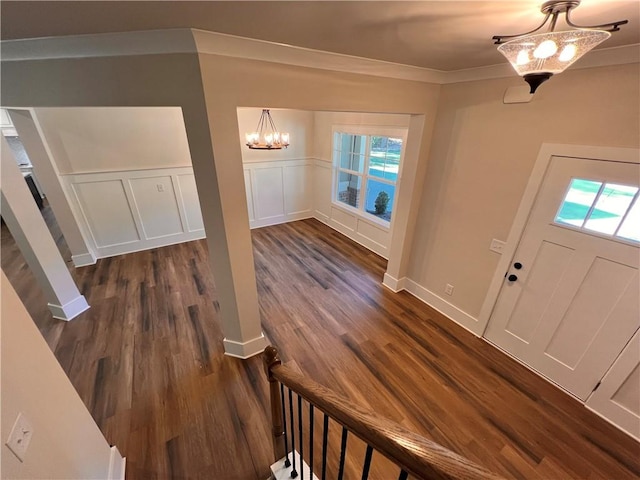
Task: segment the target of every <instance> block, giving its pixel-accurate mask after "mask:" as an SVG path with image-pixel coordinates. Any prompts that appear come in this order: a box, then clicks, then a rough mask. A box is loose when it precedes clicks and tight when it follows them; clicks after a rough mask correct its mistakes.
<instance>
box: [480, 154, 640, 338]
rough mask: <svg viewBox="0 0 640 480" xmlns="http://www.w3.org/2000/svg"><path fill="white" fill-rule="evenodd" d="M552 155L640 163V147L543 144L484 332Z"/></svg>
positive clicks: (490, 296) (495, 282)
mask: <svg viewBox="0 0 640 480" xmlns="http://www.w3.org/2000/svg"><path fill="white" fill-rule="evenodd" d="M552 157H570V158H584V159H592V160H605V161H606V160H608V161H613V162H627V163H640V149H637V148H622V147H595V146H588V145H565V144H558V143H543V144H542V146H541V147H540V151H539V152H538V158H537V160H536V163H535V165H534V167H533V170H532V171H531V176H530V177H529V182H528V183H527V188H526V189H525V191H524V194H523V195H522V200H521V201H520V206H519V207H518V211H517V213H516V216H515V218H514V220H513V224H512V225H511V230H510V231H509V236H508V237H507V242H506V244H505V246H504V249H503V252H502V257H501V258H500V261H499V262H498V266H497V267H496V270H495V272H494V274H493V278H492V280H491V284H490V285H489V290H488V291H487V295H486V297H485V299H484V303H483V304H482V308H481V310H480V314H479V315H478V331H479V332H480V334H482V335H484V331H485V330H486V328H487V325H488V324H489V319H490V318H491V314H492V312H493V309H494V307H495V305H496V302H497V301H498V295H499V294H500V289H501V287H502V284H503V282H504V273H505V272H506V271H507V270H508V269H509V265H511V261H512V259H513V255H514V254H515V252H516V249H517V248H518V244H519V243H520V239H521V238H522V234H523V233H524V228H525V226H526V225H527V221H528V219H529V214H530V213H531V209H532V208H533V204H534V202H535V200H536V197H537V195H538V191H539V190H540V187H541V186H542V181H543V180H544V177H545V174H546V173H547V169H548V168H549V164H550V163H551V158H552Z"/></svg>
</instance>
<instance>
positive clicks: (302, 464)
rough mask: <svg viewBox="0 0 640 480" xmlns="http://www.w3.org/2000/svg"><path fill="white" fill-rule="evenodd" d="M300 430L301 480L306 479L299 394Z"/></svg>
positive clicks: (300, 398)
mask: <svg viewBox="0 0 640 480" xmlns="http://www.w3.org/2000/svg"><path fill="white" fill-rule="evenodd" d="M298 431H299V432H300V480H304V440H303V439H302V397H301V396H300V394H298Z"/></svg>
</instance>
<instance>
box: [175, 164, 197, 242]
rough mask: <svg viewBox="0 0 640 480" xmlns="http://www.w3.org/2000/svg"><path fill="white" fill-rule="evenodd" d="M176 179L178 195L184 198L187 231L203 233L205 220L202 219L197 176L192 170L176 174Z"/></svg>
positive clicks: (183, 206) (183, 205)
mask: <svg viewBox="0 0 640 480" xmlns="http://www.w3.org/2000/svg"><path fill="white" fill-rule="evenodd" d="M176 179H177V183H176V187H177V188H176V190H178V192H177V194H176V197H177V198H180V199H182V208H183V211H184V215H185V221H186V224H187V231H188V232H200V233H203V231H204V222H203V221H202V212H201V211H200V200H198V190H197V188H196V178H195V177H194V176H193V172H191V173H185V174H182V175H176Z"/></svg>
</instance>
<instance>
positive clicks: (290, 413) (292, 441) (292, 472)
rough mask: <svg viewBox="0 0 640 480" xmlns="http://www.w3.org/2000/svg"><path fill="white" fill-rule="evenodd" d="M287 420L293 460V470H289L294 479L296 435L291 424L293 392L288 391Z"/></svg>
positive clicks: (295, 472) (295, 473)
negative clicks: (289, 423) (289, 427)
mask: <svg viewBox="0 0 640 480" xmlns="http://www.w3.org/2000/svg"><path fill="white" fill-rule="evenodd" d="M289 420H291V457H292V458H293V469H292V470H291V478H296V477H297V476H298V472H297V471H296V434H295V431H296V429H295V424H294V423H293V392H292V391H291V389H289Z"/></svg>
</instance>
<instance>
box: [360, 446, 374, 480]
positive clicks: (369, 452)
mask: <svg viewBox="0 0 640 480" xmlns="http://www.w3.org/2000/svg"><path fill="white" fill-rule="evenodd" d="M372 456H373V447H372V446H371V445H367V453H366V454H365V456H364V465H363V466H362V480H367V478H369V468H370V467H371V457H372Z"/></svg>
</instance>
